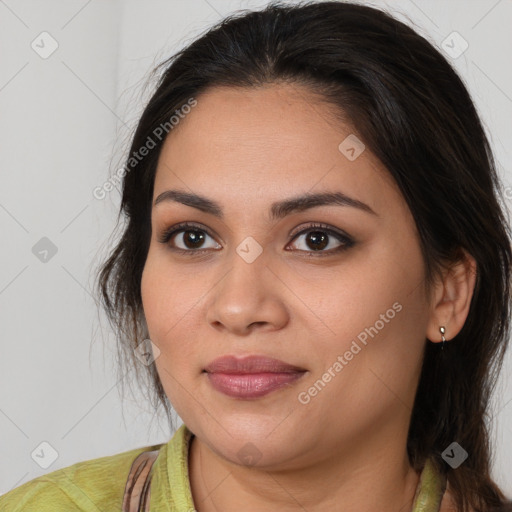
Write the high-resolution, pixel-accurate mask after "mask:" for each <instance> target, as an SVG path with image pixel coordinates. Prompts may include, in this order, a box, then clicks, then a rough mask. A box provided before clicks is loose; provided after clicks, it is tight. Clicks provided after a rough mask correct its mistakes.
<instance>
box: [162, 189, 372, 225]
mask: <svg viewBox="0 0 512 512" xmlns="http://www.w3.org/2000/svg"><path fill="white" fill-rule="evenodd" d="M166 201H172V202H177V203H181V204H184V205H186V206H191V207H192V208H197V209H198V210H201V211H202V212H205V213H209V214H211V215H214V216H216V217H218V218H220V219H223V212H222V207H221V206H220V204H219V203H217V202H215V201H213V200H212V199H208V198H207V197H204V196H200V195H198V194H194V193H190V192H185V191H182V190H166V191H165V192H162V193H161V194H159V196H158V197H157V198H156V199H155V202H154V204H153V207H155V206H157V205H158V204H160V203H163V202H166ZM328 205H337V206H350V207H353V208H357V209H359V210H362V211H364V212H367V213H370V214H372V215H375V216H377V217H378V214H377V213H375V211H374V210H372V208H370V206H368V205H367V204H366V203H363V202H362V201H359V200H357V199H354V198H352V197H349V196H347V195H346V194H343V193H342V192H321V193H315V194H313V193H306V194H301V195H299V196H295V197H290V198H288V199H284V200H282V201H277V202H275V203H272V205H271V206H270V220H271V221H275V220H279V219H282V218H284V217H286V216H287V215H290V214H292V213H295V212H301V211H304V210H308V209H310V208H314V207H316V206H328Z"/></svg>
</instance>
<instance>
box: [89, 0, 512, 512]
mask: <svg viewBox="0 0 512 512" xmlns="http://www.w3.org/2000/svg"><path fill="white" fill-rule="evenodd" d="M154 72H155V73H159V77H158V84H157V87H156V92H154V94H153V96H152V97H151V99H150V100H149V102H148V104H147V106H146V108H145V110H144V112H143V114H142V116H141V117H140V121H139V123H138V125H137V128H136V130H135V133H134V135H133V137H132V141H131V147H130V151H129V153H128V155H127V158H126V166H125V173H124V174H125V175H124V177H123V182H122V202H121V207H120V210H119V215H121V214H123V216H124V219H125V220H126V221H127V222H126V226H125V228H124V232H123V234H122V237H121V238H120V240H119V242H118V243H117V244H116V246H115V248H114V249H113V251H112V252H111V254H110V255H109V257H108V259H107V260H106V261H105V262H103V264H102V265H101V267H100V269H99V272H98V280H97V283H96V284H97V286H98V292H99V295H100V299H101V301H102V304H103V306H104V308H105V310H106V312H107V316H108V319H109V321H110V323H111V325H112V326H113V327H114V329H115V331H116V335H117V337H118V341H119V348H120V351H119V352H120V362H121V365H123V364H125V365H127V366H132V367H135V368H145V371H146V370H147V373H146V374H145V375H146V376H147V377H149V381H150V383H151V389H152V390H153V392H154V394H153V397H154V400H155V402H154V403H155V404H156V405H163V406H164V408H165V411H166V412H167V414H168V417H169V418H170V417H171V409H170V404H169V401H168V399H167V396H166V395H165V392H164V390H163V387H162V385H161V382H160V379H159V377H158V374H157V372H156V370H155V365H150V366H148V367H144V366H143V365H140V363H139V362H138V361H137V359H136V357H135V355H134V347H135V346H136V345H137V344H138V343H140V342H141V340H143V339H144V338H147V337H148V331H147V325H146V323H145V319H144V314H143V309H142V301H141V290H140V285H141V275H142V270H143V268H144V264H145V260H146V256H147V253H148V248H149V243H150V238H151V202H152V195H153V184H154V178H155V171H156V164H157V160H158V157H159V154H160V150H161V147H162V143H163V141H164V140H165V137H161V136H160V137H158V136H156V134H157V133H160V134H161V132H162V129H161V128H160V131H158V127H162V126H164V127H166V130H165V132H166V133H167V132H169V131H170V129H171V128H172V127H171V126H170V124H169V120H170V119H171V118H172V116H173V115H175V116H176V111H178V112H183V111H184V110H183V106H184V105H186V104H189V105H190V102H191V99H192V98H193V99H195V100H196V101H197V98H199V95H200V93H201V92H204V91H205V90H206V89H208V88H210V87H212V86H233V87H234V86H237V87H248V88H250V87H257V86H259V85H262V84H271V83H276V82H278V81H286V82H288V83H292V84H297V85H303V86H305V87H307V88H309V90H312V91H314V92H315V93H316V94H318V95H320V96H321V97H322V98H323V99H325V100H326V101H327V102H328V103H329V104H331V105H332V107H333V112H334V113H337V115H339V116H340V119H344V120H346V119H348V120H350V122H351V124H352V126H353V127H354V128H355V130H356V131H357V133H358V136H359V137H360V138H361V139H362V140H363V141H364V144H365V145H366V146H367V147H368V148H369V149H370V150H371V151H372V152H373V153H374V154H375V155H376V156H377V157H378V158H379V159H380V161H381V162H382V163H383V164H384V165H385V166H386V168H387V169H388V171H389V173H390V174H391V175H392V176H393V178H394V180H395V181H396V183H397V184H398V186H399V188H400V190H401V192H402V194H403V197H404V198H405V200H406V201H407V203H408V206H409V208H410V210H411V212H412V214H413V216H414V219H415V222H416V225H417V228H418V231H419V235H420V239H421V248H422V251H423V256H424V261H425V264H426V269H427V270H426V282H427V283H428V282H432V279H433V276H435V273H436V272H437V271H438V270H439V269H440V267H441V265H442V264H443V262H444V263H446V261H452V262H453V261H456V260H457V259H458V258H460V254H461V249H465V250H466V251H467V252H468V253H469V254H470V255H472V256H473V257H474V258H475V260H476V263H477V276H476V287H475V290H474V294H473V298H472V301H471V307H470V311H469V315H468V318H467V321H466V322H465V325H464V327H463V328H462V330H461V331H460V333H459V334H458V335H457V336H456V337H455V338H453V339H452V340H450V341H449V342H447V343H446V346H445V348H444V350H443V351H440V350H439V344H433V343H430V342H429V341H427V340H425V353H424V363H423V368H422V372H421V376H420V381H419V386H418V389H417V394H416V399H415V404H414V408H413V411H412V417H411V423H410V429H409V435H408V441H407V448H408V454H409V459H410V462H411V465H412V466H413V467H414V468H415V469H416V470H417V471H419V470H420V469H421V468H422V467H423V465H424V463H425V461H426V459H427V458H428V457H433V458H434V460H435V461H436V463H437V464H438V467H439V469H440V471H442V472H443V473H446V475H447V479H448V482H449V485H450V488H451V490H452V492H453V494H454V497H455V500H456V504H457V507H458V510H460V511H461V512H465V511H466V510H469V507H472V508H473V509H474V510H476V511H482V512H486V511H491V510H501V511H510V510H512V505H511V504H510V502H506V500H505V497H504V495H503V494H502V492H501V491H500V489H499V488H498V486H497V485H496V484H495V483H494V482H493V480H492V478H491V476H490V465H491V443H490V438H489V431H488V420H489V399H490V395H491V392H492V391H493V389H494V386H495V383H496V378H497V375H498V372H499V370H500V368H501V366H502V362H503V357H504V353H505V350H506V347H507V343H508V334H509V320H510V312H511V310H510V289H509V287H510V265H511V247H510V229H509V225H508V219H507V218H506V216H505V214H504V212H505V211H506V210H505V207H504V202H503V195H502V189H501V185H500V183H499V180H498V177H497V172H496V167H495V162H494V159H493V155H492V152H491V149H490V144H489V142H488V139H487V136H486V134H485V132H484V129H483V127H482V123H481V121H480V119H479V116H478V114H477V112H476V109H475V106H474V104H473V101H472V100H471V97H470V95H469V94H468V91H467V90H466V87H465V86H464V84H463V82H462V81H461V79H460V78H459V76H458V75H457V74H456V72H455V71H454V69H453V68H452V66H451V65H450V64H449V63H448V62H447V60H446V59H445V58H444V57H443V55H442V54H441V53H440V52H439V51H438V50H436V48H434V46H433V45H432V44H430V43H429V42H428V41H427V40H426V39H425V38H423V37H422V36H420V35H419V34H418V33H416V31H414V30H413V29H412V28H410V27H409V26H407V25H406V24H404V23H402V22H400V21H398V20H396V19H395V18H393V17H392V16H390V15H389V14H387V13H385V12H383V11H381V10H377V9H375V8H371V7H368V6H363V5H359V4H353V3H348V2H338V1H323V2H303V3H300V4H299V3H298V4H295V5H293V6H292V5H290V4H280V3H276V2H273V3H271V4H269V5H268V6H267V7H266V8H264V9H263V10H260V11H241V12H238V13H235V14H233V15H231V16H229V17H227V18H225V19H224V20H223V21H221V22H220V23H218V24H217V25H216V26H214V27H213V28H211V29H210V30H208V31H206V32H205V33H204V34H203V35H202V36H201V37H199V38H197V39H196V40H195V41H194V42H193V43H192V44H190V45H189V46H187V47H186V48H184V49H183V50H181V51H180V52H178V53H177V54H175V55H173V56H172V57H170V58H169V59H168V60H166V61H164V62H162V63H161V64H160V65H159V66H158V67H157V68H156V69H155V70H154ZM199 101H200V98H199ZM191 115H193V113H192V114H191ZM171 124H172V123H171ZM167 128H168V129H167ZM155 130H156V131H155ZM150 139H151V140H152V144H151V145H152V146H154V147H152V148H151V149H150V150H149V152H147V154H146V155H145V156H144V158H141V159H137V161H136V162H135V160H133V154H134V153H135V152H138V150H139V149H140V148H141V147H143V146H149V144H148V141H149V140H150ZM118 221H119V216H118ZM138 371H139V370H137V372H138ZM453 441H456V442H457V443H459V444H460V445H461V446H462V447H463V448H464V449H465V450H466V452H468V454H469V457H468V458H467V459H466V460H465V461H464V463H463V464H462V465H460V466H459V467H458V468H457V469H452V468H451V467H450V466H449V465H448V464H446V463H445V462H444V460H443V459H442V457H441V454H442V452H443V451H444V450H445V449H446V448H447V447H448V446H449V445H450V444H451V443H452V442H453Z"/></svg>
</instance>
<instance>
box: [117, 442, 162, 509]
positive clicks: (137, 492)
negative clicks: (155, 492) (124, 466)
mask: <svg viewBox="0 0 512 512" xmlns="http://www.w3.org/2000/svg"><path fill="white" fill-rule="evenodd" d="M158 453H159V451H158V450H152V451H147V452H142V453H141V454H140V455H138V456H137V457H136V458H135V460H134V461H133V463H132V466H131V468H130V472H129V474H128V479H127V481H126V487H125V489H124V497H123V512H148V511H149V500H150V496H151V490H150V484H151V469H152V467H153V463H154V462H155V460H156V458H157V457H158Z"/></svg>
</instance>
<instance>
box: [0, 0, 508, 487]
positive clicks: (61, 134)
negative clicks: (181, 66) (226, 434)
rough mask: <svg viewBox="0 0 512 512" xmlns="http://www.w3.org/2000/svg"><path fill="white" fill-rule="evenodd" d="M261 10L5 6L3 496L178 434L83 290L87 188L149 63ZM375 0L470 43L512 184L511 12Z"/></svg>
mask: <svg viewBox="0 0 512 512" xmlns="http://www.w3.org/2000/svg"><path fill="white" fill-rule="evenodd" d="M266 3H267V2H266V1H241V0H237V1H228V0H224V1H223V0H208V1H207V0H173V1H158V0H151V1H142V0H137V1H133V0H132V1H117V0H109V1H101V2H100V1H98V2H85V1H66V2H64V1H55V0H51V1H46V2H44V3H42V2H37V1H27V0H20V1H17V2H14V1H12V0H11V1H9V2H7V1H6V2H1V3H0V49H1V50H0V52H1V53H0V55H1V56H2V60H1V66H0V138H1V141H2V144H1V145H0V165H1V167H0V173H1V181H0V182H1V184H2V186H1V188H0V229H1V234H2V239H3V243H2V251H1V256H0V257H1V265H0V322H1V324H0V325H1V328H2V332H1V335H0V339H1V349H2V357H1V358H0V434H1V435H0V494H1V493H5V492H7V491H9V490H10V489H12V488H14V487H17V486H19V485H21V484H22V483H24V482H26V481H28V480H31V479H33V478H35V477H37V476H40V475H42V474H45V473H49V472H51V471H54V470H56V469H59V468H62V467H65V466H68V465H70V464H73V463H75V462H78V461H83V460H88V459H92V458H96V457H100V456H105V455H111V454H115V453H119V452H122V451H125V450H129V449H132V448H137V447H139V446H146V445H150V444H155V443H160V442H165V441H167V440H168V439H169V438H170V436H171V435H172V432H171V431H169V429H168V428H167V427H166V426H165V421H164V420H163V418H162V417H155V415H154V414H153V411H152V410H151V407H149V405H148V404H146V403H145V401H144V399H143V397H142V396H140V397H137V396H135V397H129V398H128V397H127V399H126V400H124V401H122V400H121V398H120V396H119V382H118V375H117V374H116V370H115V360H114V353H115V343H114V338H113V335H112V333H111V332H109V331H108V329H107V328H106V327H105V326H106V325H107V324H106V322H105V320H104V318H103V317H102V314H101V313H99V314H98V312H97V307H96V303H95V300H94V298H93V297H92V296H91V290H92V285H93V280H94V265H95V264H97V263H98V261H99V258H100V257H101V256H102V255H104V254H105V253H106V250H107V249H108V244H107V245H105V243H106V241H107V239H108V237H109V236H110V233H111V231H112V229H113V227H114V224H115V217H116V214H117V207H118V204H119V198H120V196H119V192H118V191H116V190H114V191H112V192H110V193H109V194H108V195H107V197H106V198H105V199H103V200H99V199H96V198H95V197H94V196H93V190H94V188H95V187H97V186H101V185H102V184H103V183H105V181H106V180H107V179H108V178H109V176H110V174H109V173H110V172H111V171H112V168H113V163H112V162H116V161H117V160H116V159H118V158H119V155H120V154H122V153H121V152H122V150H123V149H127V148H126V146H124V147H123V142H125V141H126V137H127V136H128V135H129V133H130V130H131V129H132V128H133V125H134V122H135V121H136V119H137V115H138V114H140V112H141V109H142V107H143V101H144V97H143V94H142V85H143V83H144V80H145V78H146V77H147V74H148V72H149V71H150V69H151V68H152V67H153V66H154V65H155V64H156V63H158V62H159V61H160V60H163V59H164V58H166V57H168V56H169V55H171V54H172V53H174V52H175V51H177V50H178V49H180V48H182V47H183V46H184V45H186V44H188V43H189V42H190V41H191V40H192V39H193V38H194V37H195V36H196V35H198V34H199V33H202V32H203V31H204V30H205V29H206V28H207V27H208V26H210V25H212V24H213V23H215V22H216V21H218V20H219V19H220V18H221V17H223V16H225V15H227V14H229V13H230V12H232V11H234V10H236V9H239V8H257V7H260V6H263V5H265V4H266ZM372 4H373V5H380V6H386V5H387V6H388V8H389V9H390V10H392V11H393V12H396V13H397V16H398V17H399V18H401V19H405V18H403V15H406V16H408V17H409V18H410V19H411V20H413V22H414V23H415V24H416V27H415V28H416V29H417V30H419V31H421V33H423V35H425V36H426V37H428V38H429V39H430V40H431V41H432V42H434V43H435V44H436V45H438V46H442V42H443V41H444V40H445V39H446V37H447V36H448V35H449V34H451V33H452V32H453V31H457V32H458V33H460V34H461V35H462V37H463V38H464V39H465V40H466V41H467V42H468V44H469V46H468V49H467V50H466V51H465V52H464V54H463V55H461V56H460V57H458V58H456V59H452V62H453V63H454V65H455V67H456V69H457V70H458V71H459V73H460V74H461V75H462V77H463V79H464V81H465V83H466V84H467V86H468V87H469V89H470V92H471V94H472V96H473V98H474V100H475V102H476V104H477V107H478V109H479V112H480V114H481V116H482V118H483V121H484V123H485V125H486V127H487V129H488V132H489V134H490V136H491V140H492V143H493V146H494V150H495V154H496V157H497V160H498V162H499V164H500V172H501V173H502V176H503V179H504V181H505V183H506V185H510V184H512V175H511V172H512V166H511V153H510V148H511V147H512V130H511V126H510V119H511V115H512V69H511V66H510V57H509V55H510V54H511V52H512V32H511V31H510V24H511V21H512V2H511V1H509V0H502V1H495V0H492V1H475V0H473V1H472V2H467V1H451V2H445V1H431V0H428V1H427V0H416V1H415V2H412V1H410V0H400V1H388V2H373V3H372ZM469 4H470V5H471V8H468V5H469ZM406 21H407V20H406ZM43 31H46V32H48V33H49V34H50V35H51V37H52V38H53V39H54V40H56V41H57V43H58V48H57V50H56V51H55V52H54V53H53V54H52V55H51V56H49V57H47V58H42V57H41V56H40V55H39V54H38V53H36V51H34V50H33V48H32V47H31V44H32V42H33V41H34V40H35V44H36V45H38V48H39V51H43V50H44V51H48V50H49V49H50V48H51V44H53V43H52V41H51V40H50V39H49V38H48V36H40V34H41V33H42V32H43ZM42 38H43V39H42ZM145 98H146V99H147V96H146V97H145ZM109 169H110V170H109ZM510 190H511V191H512V189H510ZM510 197H511V198H512V194H510ZM509 206H510V205H509ZM41 239H43V240H42V241H41ZM34 246H35V247H36V249H33V248H34ZM55 249H56V251H57V252H56V253H55V254H54V255H53V254H52V251H55ZM44 250H48V251H49V252H48V255H47V256H46V258H47V261H46V262H45V261H41V259H40V258H44V257H45V256H44V255H45V254H46V253H44ZM33 251H35V252H38V251H39V257H38V256H36V255H35V254H34V252H33ZM41 251H42V252H41ZM102 318H103V320H102ZM100 320H102V321H101V323H100ZM511 373H512V356H511V354H510V353H509V354H508V358H507V362H506V365H505V368H504V371H503V375H502V378H501V380H500V384H499V387H498V390H497V393H496V396H495V403H494V411H495V414H494V420H495V421H494V423H493V430H492V432H493V439H494V440H495V450H496V460H495V462H494V476H495V478H496V480H497V481H498V483H499V484H500V485H501V486H502V487H503V488H504V490H505V491H506V492H507V493H508V494H509V495H511V496H512V478H511V477H510V460H512V404H511V402H512V377H511ZM159 419H160V420H161V421H160V423H159V422H158V420H159ZM41 442H48V443H49V444H50V445H51V446H52V447H53V448H54V449H55V450H56V452H57V453H58V457H57V459H56V460H55V462H53V464H52V465H51V466H49V467H48V468H47V469H44V468H41V467H40V466H38V465H37V464H36V463H35V462H34V460H33V459H32V457H31V453H32V452H33V451H34V450H35V449H36V448H37V447H39V446H40V443H41Z"/></svg>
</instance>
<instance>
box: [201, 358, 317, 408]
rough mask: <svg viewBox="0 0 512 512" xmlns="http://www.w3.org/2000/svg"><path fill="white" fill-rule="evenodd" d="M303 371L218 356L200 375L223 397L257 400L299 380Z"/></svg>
mask: <svg viewBox="0 0 512 512" xmlns="http://www.w3.org/2000/svg"><path fill="white" fill-rule="evenodd" d="M306 371H307V370H306V369H304V368H300V367H297V366H293V365H290V364H288V363H285V362H284V361H280V360H278V359H273V358H270V357H265V356H248V357H243V358H237V357H235V356H222V357H219V358H217V359H215V360H214V361H212V362H211V363H210V364H209V365H208V366H206V367H205V369H204V370H203V372H205V373H206V374H207V376H208V380H209V382H210V384H211V385H212V387H213V388H214V389H216V390H217V391H219V392H221V393H223V394H224V395H227V396H230V397H233V398H241V399H252V398H260V397H262V396H265V395H267V394H269V393H271V392H273V391H276V390H278V389H280V388H283V387H285V386H290V385H292V384H293V383H294V382H295V381H297V380H298V379H300V378H301V377H302V376H303V375H304V374H305V373H306Z"/></svg>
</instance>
